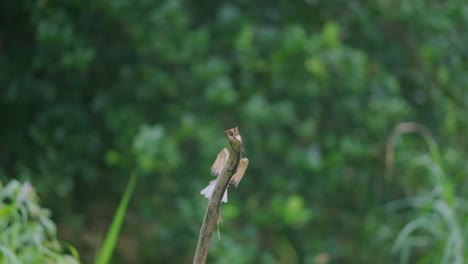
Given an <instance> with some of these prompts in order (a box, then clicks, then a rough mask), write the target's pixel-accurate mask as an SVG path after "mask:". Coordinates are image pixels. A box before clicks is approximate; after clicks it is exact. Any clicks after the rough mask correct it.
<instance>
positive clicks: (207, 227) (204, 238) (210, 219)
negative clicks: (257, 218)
mask: <svg viewBox="0 0 468 264" xmlns="http://www.w3.org/2000/svg"><path fill="white" fill-rule="evenodd" d="M224 133H226V136H227V138H228V140H229V145H230V146H231V147H230V148H229V159H228V161H227V163H226V165H225V166H224V168H223V170H222V172H221V174H220V175H219V176H218V180H217V183H216V185H215V187H214V191H213V194H212V195H211V198H210V199H209V201H208V207H207V208H206V213H205V218H204V219H203V224H202V227H201V229H200V235H199V236H198V244H197V249H196V251H195V257H194V258H193V264H205V263H206V258H207V256H208V250H209V248H210V242H211V237H212V236H213V229H214V226H215V224H216V221H218V219H219V206H220V204H221V199H222V197H223V194H224V192H225V191H226V188H227V187H228V184H229V181H230V179H231V177H232V175H234V173H235V172H236V168H237V165H238V164H239V161H240V158H241V154H242V150H243V147H242V139H241V137H240V135H239V130H238V128H237V127H235V128H231V129H229V130H226V131H224Z"/></svg>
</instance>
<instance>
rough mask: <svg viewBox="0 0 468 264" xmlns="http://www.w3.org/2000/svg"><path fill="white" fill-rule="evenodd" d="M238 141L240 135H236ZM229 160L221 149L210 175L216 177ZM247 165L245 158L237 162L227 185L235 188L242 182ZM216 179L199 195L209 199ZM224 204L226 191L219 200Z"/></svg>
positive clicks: (225, 151) (226, 153)
mask: <svg viewBox="0 0 468 264" xmlns="http://www.w3.org/2000/svg"><path fill="white" fill-rule="evenodd" d="M238 137H239V139H238V140H239V141H241V139H240V135H238ZM228 159H229V151H228V150H227V149H226V148H223V149H222V150H221V151H220V152H219V153H218V156H217V157H216V160H215V161H214V163H213V165H212V166H211V174H213V175H214V176H216V177H218V176H219V175H220V174H221V172H222V171H223V169H224V167H225V166H226V163H227V161H228ZM248 165H249V160H248V159H247V158H242V159H241V160H240V161H239V165H238V166H237V169H236V173H234V175H232V178H231V180H230V182H229V183H231V184H233V185H234V186H236V188H237V185H238V184H239V182H240V181H241V180H242V177H243V176H244V173H245V170H246V169H247V166H248ZM217 181H218V179H216V180H212V181H210V183H209V184H208V186H206V187H205V188H204V189H203V190H201V192H200V194H201V195H203V196H205V197H206V198H207V199H210V198H211V195H212V194H213V191H214V188H215V186H216V183H217ZM221 201H222V202H224V203H227V201H228V198H227V189H226V191H225V192H224V194H223V199H222V200H221Z"/></svg>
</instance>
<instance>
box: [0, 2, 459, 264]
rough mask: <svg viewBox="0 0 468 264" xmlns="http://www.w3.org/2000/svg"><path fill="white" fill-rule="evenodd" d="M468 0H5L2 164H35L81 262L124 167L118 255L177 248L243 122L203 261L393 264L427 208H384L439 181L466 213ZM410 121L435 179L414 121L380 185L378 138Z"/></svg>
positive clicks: (116, 193) (166, 259) (142, 256)
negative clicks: (235, 181) (239, 165)
mask: <svg viewBox="0 0 468 264" xmlns="http://www.w3.org/2000/svg"><path fill="white" fill-rule="evenodd" d="M465 2H466V1H462V0H450V1H415V0H395V1H386V0H380V1H364V0H354V1H343V2H337V1H314V0H312V1H303V2H291V1H272V2H268V4H265V3H258V2H254V1H250V2H248V1H218V2H213V1H197V2H194V1H184V0H170V1H168V0H163V1H138V2H135V1H129V0H116V1H92V2H60V1H2V2H1V3H0V10H1V11H0V22H1V23H0V25H1V27H0V50H1V51H2V56H0V87H2V88H1V89H0V118H1V119H2V121H3V122H2V124H3V125H2V129H1V132H0V133H1V136H0V146H1V149H2V150H1V151H0V164H1V166H0V176H1V177H2V178H6V176H5V175H19V177H20V178H21V179H27V180H30V181H31V182H32V184H33V185H34V186H35V187H36V188H37V190H38V191H39V192H40V193H41V194H43V195H41V197H42V198H43V201H44V203H45V204H46V205H47V206H48V207H50V208H51V209H52V210H53V211H54V215H56V216H57V223H58V224H59V225H60V227H63V229H64V230H68V231H70V232H72V231H71V230H74V231H75V233H73V232H72V235H68V237H67V239H68V240H71V242H72V244H74V245H77V247H78V248H79V249H80V253H81V254H80V255H81V256H82V259H83V262H85V263H88V262H91V261H92V260H93V257H94V255H93V254H94V252H95V250H96V247H97V245H99V244H101V243H100V242H95V241H96V240H98V241H99V240H100V237H102V236H103V235H102V234H103V233H104V232H105V230H107V228H108V226H107V225H103V224H101V221H103V219H110V218H111V216H112V214H113V211H112V210H107V209H108V208H115V207H116V206H117V202H116V201H118V199H119V198H120V197H121V190H122V188H123V187H122V186H125V185H126V184H127V180H128V179H127V177H128V175H129V174H130V173H131V172H132V171H133V170H135V168H137V169H138V170H139V171H140V170H141V171H142V172H143V174H142V177H141V178H140V184H139V185H138V186H136V191H135V197H134V200H133V202H134V204H133V205H132V206H131V207H129V209H128V215H129V217H128V218H127V220H128V221H130V223H129V224H128V225H124V228H123V230H122V233H121V240H120V241H119V242H120V243H121V244H120V247H119V250H117V254H116V255H115V258H114V259H115V263H135V262H138V261H140V262H150V263H187V262H190V261H191V257H192V255H193V250H194V247H195V244H196V237H197V235H198V231H199V227H200V223H201V220H202V217H203V210H204V208H205V204H206V199H204V198H203V197H202V196H200V195H199V192H200V190H201V189H202V188H203V187H204V186H205V185H206V183H207V182H208V181H209V180H211V179H212V176H210V175H209V168H210V165H211V163H212V161H213V160H214V158H215V155H216V153H218V152H219V150H220V149H221V148H222V147H224V146H225V144H226V140H225V139H224V135H223V133H222V131H223V130H225V129H228V128H232V127H234V126H239V128H240V131H241V133H242V136H243V138H244V141H245V145H246V150H247V153H248V156H249V159H250V165H249V169H248V170H247V173H246V175H245V177H244V179H243V181H242V183H241V184H240V186H239V188H237V189H235V190H230V193H229V195H230V199H229V200H230V201H229V203H228V204H227V205H223V207H222V214H223V219H224V224H223V227H222V228H221V230H220V231H221V233H222V234H221V238H222V239H221V240H219V241H218V240H216V239H214V242H213V251H212V252H211V254H210V259H209V261H210V262H214V263H216V262H226V263H233V262H235V261H236V260H238V261H239V263H257V262H259V261H260V262H262V263H295V262H303V263H314V262H316V263H326V262H333V263H343V262H353V263H395V262H397V261H398V259H399V255H400V254H399V253H398V252H401V251H398V252H395V251H392V250H391V249H392V246H393V245H394V241H396V240H397V241H399V242H398V243H397V245H398V246H397V247H396V248H395V249H397V248H398V249H403V248H404V246H403V245H404V244H405V243H403V242H404V240H405V239H397V238H398V234H399V233H400V231H401V230H404V226H405V224H407V223H411V220H414V219H419V218H420V217H423V216H422V215H420V214H419V213H420V212H419V209H417V210H415V211H413V210H410V211H412V212H414V213H415V215H413V217H409V216H408V218H407V219H405V220H407V221H403V222H402V221H401V219H400V218H399V215H398V214H397V213H395V212H388V211H385V210H383V209H382V205H383V204H386V203H388V202H390V201H395V200H397V199H401V198H402V197H404V196H410V197H412V196H419V195H423V196H424V193H427V190H428V188H430V187H428V186H443V188H444V190H443V191H442V192H441V193H440V195H442V196H437V199H441V200H440V201H443V202H444V203H446V204H447V206H448V208H452V210H454V211H455V212H456V213H455V214H456V215H457V217H462V218H463V217H464V216H458V215H461V213H460V212H459V210H460V209H458V208H457V207H454V206H455V204H454V202H453V201H451V199H454V200H455V197H464V196H466V195H467V191H466V190H468V188H467V181H466V177H465V174H466V173H464V172H466V170H467V169H468V168H467V166H468V165H466V162H464V161H465V158H464V157H466V156H467V154H468V153H467V149H468V146H467V142H466V140H465V138H466V135H467V134H468V131H467V128H468V118H467V117H468V115H467V113H466V109H467V106H468V93H466V91H465V90H466V89H465V87H466V84H467V83H468V79H467V76H468V75H467V74H466V72H468V60H467V59H466V43H468V32H467V27H466V26H465V25H466V24H468V16H467V15H466V10H467V8H468V5H467V4H466V3H465ZM409 120H411V121H415V122H417V123H420V124H423V125H425V126H426V127H427V128H428V130H429V131H430V134H432V135H433V136H434V138H435V141H436V142H437V144H438V145H440V146H441V149H443V150H444V152H442V153H441V157H440V158H437V159H434V157H433V156H431V158H429V159H430V160H431V161H430V162H429V161H426V162H428V163H431V164H432V163H434V164H442V165H437V166H440V167H441V170H442V171H443V173H444V175H450V177H447V176H446V177H443V179H442V180H441V182H442V183H439V182H437V185H435V184H436V182H435V181H433V180H432V178H437V176H435V174H434V173H433V172H431V173H429V175H432V176H431V177H432V178H431V177H424V178H423V177H412V175H413V174H417V175H426V176H427V174H428V173H427V172H424V173H423V172H422V169H421V168H422V167H421V166H416V165H415V164H417V163H418V162H419V161H418V162H416V161H413V157H416V156H418V157H419V155H420V152H418V151H419V150H421V149H422V148H424V147H425V145H424V142H421V140H420V138H417V137H411V136H408V137H405V138H404V139H401V140H402V142H401V146H404V148H405V149H408V150H411V151H408V152H406V153H398V155H396V159H397V160H395V166H394V173H393V175H398V177H396V179H397V180H395V181H393V182H387V181H385V179H384V175H386V174H387V173H388V172H387V171H386V167H385V153H384V149H385V144H386V139H387V137H388V135H389V134H390V133H391V129H392V128H393V127H395V126H396V125H398V124H400V123H402V122H407V121H409ZM431 155H432V154H431ZM410 161H411V162H410ZM408 163H411V164H408ZM409 165H411V166H413V168H411V169H408V166H409ZM411 166H410V167H411ZM425 166H429V165H428V164H426V165H425ZM431 166H434V165H431ZM437 166H436V167H437ZM446 190H448V191H446ZM451 192H452V193H453V194H451V195H453V196H452V197H453V198H447V197H449V196H450V195H449V193H451ZM431 199H432V200H431ZM431 199H430V200H428V201H432V202H435V201H436V200H437V199H436V198H434V197H432V198H431ZM57 201H60V203H57ZM437 201H439V200H437ZM437 204H440V203H437ZM408 205H410V204H408ZM441 208H442V207H441ZM435 210H436V209H433V211H432V213H433V214H436V215H440V213H438V212H436V211H435ZM430 212H431V211H429V210H428V211H427V214H430ZM439 217H440V216H439ZM441 219H445V218H441ZM462 220H463V219H462ZM440 221H443V220H440ZM458 221H459V223H463V222H460V221H461V220H458ZM416 223H417V222H416ZM95 228H97V229H99V230H100V232H97V230H96V229H95ZM441 230H442V231H441V232H444V235H445V236H447V237H448V236H449V234H451V232H452V230H453V229H450V228H447V227H446V226H445V227H444V228H442V229H441ZM70 232H67V233H70ZM89 233H92V234H93V235H94V236H92V238H93V239H89V236H88V234H89ZM96 233H97V234H96ZM400 234H403V233H400ZM407 234H408V235H406V236H400V238H410V237H411V234H413V233H412V232H409V233H407ZM465 236H466V234H465ZM443 237H444V236H443ZM432 238H433V237H432ZM432 238H431V239H432ZM90 241H91V242H90ZM132 241H133V242H132ZM132 245H134V246H133V247H132ZM406 245H407V244H406ZM440 245H444V244H440ZM406 248H409V247H406ZM437 248H441V246H437ZM442 252H444V251H437V250H436V251H431V249H430V248H429V247H422V248H419V249H418V250H417V254H416V255H414V254H413V253H412V254H411V256H424V255H430V254H439V257H441V256H442ZM236 256H240V257H238V258H236ZM431 256H433V255H431ZM416 258H417V259H420V258H418V257H415V259H416ZM114 259H113V260H114ZM410 260H413V257H411V258H410Z"/></svg>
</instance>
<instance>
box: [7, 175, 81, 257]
mask: <svg viewBox="0 0 468 264" xmlns="http://www.w3.org/2000/svg"><path fill="white" fill-rule="evenodd" d="M37 200H38V199H37V196H36V193H35V192H34V189H33V188H32V186H31V184H30V183H28V182H26V183H20V182H19V181H16V180H12V181H10V182H8V184H7V185H5V186H3V185H2V184H1V183H0V229H1V230H2V232H1V233H0V263H2V264H3V263H5V264H20V263H67V264H69V263H79V259H78V255H77V252H76V250H75V249H74V248H73V247H72V246H70V245H66V246H65V247H64V246H63V245H61V244H60V242H59V241H58V239H57V228H56V226H55V224H54V222H53V221H52V220H51V219H50V212H49V210H46V209H43V208H41V207H40V206H39V204H38V201H37ZM66 250H68V252H69V253H66Z"/></svg>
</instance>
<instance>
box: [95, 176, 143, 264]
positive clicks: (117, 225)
mask: <svg viewBox="0 0 468 264" xmlns="http://www.w3.org/2000/svg"><path fill="white" fill-rule="evenodd" d="M137 179H138V174H136V173H133V174H132V176H131V177H130V181H129V183H128V185H127V188H126V189H125V193H124V195H123V197H122V200H121V201H120V204H119V207H118V208H117V211H116V212H115V215H114V218H113V220H112V224H111V226H110V228H109V231H108V232H107V235H106V239H105V240H104V244H103V245H102V247H101V249H100V250H99V251H98V253H97V254H96V260H95V263H96V264H107V263H110V260H111V257H112V254H113V253H114V250H115V246H116V244H117V241H118V240H119V233H120V230H121V229H122V224H123V220H124V217H125V214H126V211H127V207H128V203H129V202H130V198H131V197H132V193H133V190H134V189H135V183H136V180H137Z"/></svg>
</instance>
